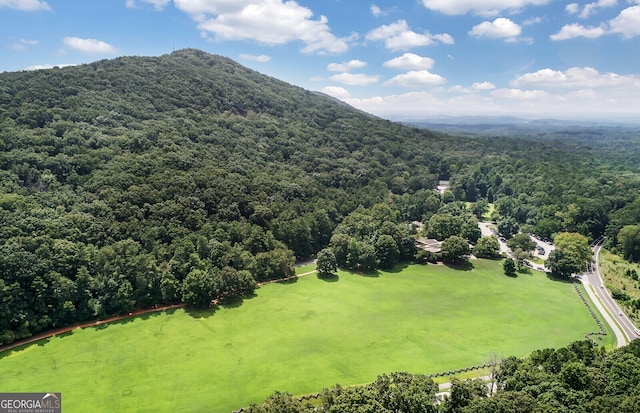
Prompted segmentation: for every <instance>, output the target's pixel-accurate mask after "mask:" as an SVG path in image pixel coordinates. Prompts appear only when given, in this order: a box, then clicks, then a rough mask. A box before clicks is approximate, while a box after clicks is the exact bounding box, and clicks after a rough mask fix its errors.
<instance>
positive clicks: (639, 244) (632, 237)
mask: <svg viewBox="0 0 640 413" xmlns="http://www.w3.org/2000/svg"><path fill="white" fill-rule="evenodd" d="M618 248H619V249H620V251H621V252H622V255H623V256H624V258H625V259H626V260H629V261H633V262H638V261H640V225H625V226H624V227H622V229H620V232H618Z"/></svg>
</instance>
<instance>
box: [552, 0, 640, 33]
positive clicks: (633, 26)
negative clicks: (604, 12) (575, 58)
mask: <svg viewBox="0 0 640 413" xmlns="http://www.w3.org/2000/svg"><path fill="white" fill-rule="evenodd" d="M628 1H629V2H633V3H637V4H640V1H638V0H628ZM601 3H602V4H603V6H602V7H605V6H607V7H610V5H609V3H610V2H609V1H608V0H600V1H599V2H598V3H590V4H601ZM607 34H621V35H622V37H623V38H626V39H630V38H632V37H635V36H640V6H631V7H627V8H626V9H623V10H622V11H621V12H620V14H618V16H616V17H615V18H613V19H611V20H609V21H607V22H603V23H601V24H600V25H599V26H589V27H585V26H583V25H581V24H580V23H572V24H567V25H565V26H563V27H562V28H561V29H560V31H559V32H558V33H556V34H553V35H551V36H550V38H551V40H568V39H573V38H576V37H586V38H589V39H595V38H598V37H600V36H604V35H607Z"/></svg>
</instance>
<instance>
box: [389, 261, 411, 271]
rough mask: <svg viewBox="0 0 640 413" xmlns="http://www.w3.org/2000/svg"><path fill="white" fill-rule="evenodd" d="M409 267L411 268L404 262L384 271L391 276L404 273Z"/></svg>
mask: <svg viewBox="0 0 640 413" xmlns="http://www.w3.org/2000/svg"><path fill="white" fill-rule="evenodd" d="M407 267H409V263H408V262H403V263H400V264H396V265H394V266H393V267H392V268H390V269H385V270H384V271H385V272H388V273H391V274H396V273H399V272H402V271H404V270H406V269H407Z"/></svg>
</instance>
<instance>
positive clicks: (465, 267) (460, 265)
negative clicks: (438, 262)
mask: <svg viewBox="0 0 640 413" xmlns="http://www.w3.org/2000/svg"><path fill="white" fill-rule="evenodd" d="M444 265H445V266H447V267H448V268H451V269H452V270H456V271H471V270H473V269H474V266H473V264H472V263H471V261H459V262H444Z"/></svg>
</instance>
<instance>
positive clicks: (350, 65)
mask: <svg viewBox="0 0 640 413" xmlns="http://www.w3.org/2000/svg"><path fill="white" fill-rule="evenodd" d="M366 65H367V63H366V62H363V61H361V60H357V59H354V60H350V61H348V62H342V63H329V64H328V65H327V70H328V71H330V72H348V71H350V70H352V69H360V68H363V67H365V66H366Z"/></svg>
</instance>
